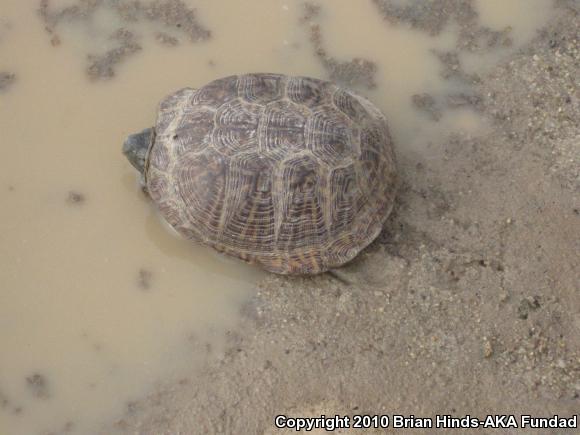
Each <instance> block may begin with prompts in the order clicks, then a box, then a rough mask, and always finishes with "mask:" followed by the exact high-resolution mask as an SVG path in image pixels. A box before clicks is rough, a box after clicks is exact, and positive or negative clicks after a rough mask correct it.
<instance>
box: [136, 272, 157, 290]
mask: <svg viewBox="0 0 580 435" xmlns="http://www.w3.org/2000/svg"><path fill="white" fill-rule="evenodd" d="M152 276H153V274H152V273H151V271H150V270H147V269H139V277H138V279H137V285H138V286H139V288H140V289H141V290H149V289H150V288H151V278H152Z"/></svg>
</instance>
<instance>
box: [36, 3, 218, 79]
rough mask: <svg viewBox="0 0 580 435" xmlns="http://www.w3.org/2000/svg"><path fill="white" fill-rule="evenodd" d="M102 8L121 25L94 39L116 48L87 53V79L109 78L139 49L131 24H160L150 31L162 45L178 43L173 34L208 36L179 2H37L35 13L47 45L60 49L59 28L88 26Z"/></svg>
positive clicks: (138, 37) (200, 38)
mask: <svg viewBox="0 0 580 435" xmlns="http://www.w3.org/2000/svg"><path fill="white" fill-rule="evenodd" d="M102 9H105V10H108V11H112V12H113V13H114V14H116V15H117V16H118V17H119V19H120V20H121V21H122V22H123V23H124V25H123V27H122V28H120V29H118V30H116V31H115V32H113V33H112V34H110V35H106V34H104V35H97V38H103V42H107V41H114V42H118V44H119V45H118V46H117V47H114V48H111V49H109V50H107V51H106V52H104V53H100V54H95V53H88V55H87V58H88V61H89V66H88V67H87V74H88V75H89V77H90V78H91V79H104V80H106V79H110V78H111V77H113V76H114V75H115V67H116V66H117V64H119V63H120V62H122V61H124V60H126V59H127V58H129V57H130V56H131V55H133V54H135V53H137V52H138V51H140V50H141V49H142V45H141V42H142V39H143V36H144V35H143V34H141V33H140V32H137V31H134V30H133V29H131V26H132V25H133V24H134V23H138V22H143V21H144V22H150V23H157V24H159V25H161V26H162V27H163V28H164V29H165V30H164V31H154V33H153V36H154V38H155V39H156V40H157V41H158V42H160V43H161V44H163V45H166V46H174V45H177V44H178V43H179V42H180V41H179V39H178V37H177V36H175V35H182V36H184V37H185V38H187V39H189V40H190V41H191V42H198V41H203V40H206V39H208V38H210V36H211V32H210V30H209V29H207V28H206V27H205V26H204V25H202V24H201V23H200V22H199V20H198V18H197V13H196V11H195V9H192V8H190V7H188V6H187V5H186V4H185V3H184V2H183V1H181V0H153V1H149V2H146V1H140V0H78V1H77V3H76V4H74V5H71V6H68V7H64V8H60V9H58V8H56V7H51V5H50V0H41V1H40V7H39V10H38V13H39V15H40V17H41V19H42V21H43V24H44V28H45V30H46V31H47V32H48V34H49V35H50V43H51V45H53V46H60V45H61V44H62V40H61V37H60V36H59V34H58V32H57V30H58V28H59V27H60V26H64V25H67V24H70V23H73V22H82V21H86V22H87V23H88V22H89V21H90V20H91V19H92V18H93V16H94V15H95V13H96V12H98V11H99V10H102ZM152 32H153V30H152Z"/></svg>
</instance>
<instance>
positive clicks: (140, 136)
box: [123, 128, 155, 174]
mask: <svg viewBox="0 0 580 435" xmlns="http://www.w3.org/2000/svg"><path fill="white" fill-rule="evenodd" d="M154 137H155V130H154V129H153V128H146V129H145V130H143V131H142V132H140V133H135V134H132V135H130V136H129V137H128V138H127V139H126V140H125V143H123V154H125V157H127V160H129V162H131V164H132V165H133V166H134V167H135V169H137V170H138V171H139V172H140V173H141V174H143V172H144V171H145V160H146V159H147V151H148V150H149V146H150V145H151V143H152V142H153V139H154Z"/></svg>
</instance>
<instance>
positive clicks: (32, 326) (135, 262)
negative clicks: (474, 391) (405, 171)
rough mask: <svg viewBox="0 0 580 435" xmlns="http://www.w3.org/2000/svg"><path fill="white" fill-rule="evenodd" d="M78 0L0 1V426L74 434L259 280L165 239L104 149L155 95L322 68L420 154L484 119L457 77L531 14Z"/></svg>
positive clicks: (86, 429)
mask: <svg viewBox="0 0 580 435" xmlns="http://www.w3.org/2000/svg"><path fill="white" fill-rule="evenodd" d="M93 3H94V6H93V7H87V5H88V4H90V2H84V3H76V2H74V1H72V0H67V1H52V2H48V3H47V4H46V5H45V6H44V7H43V8H42V12H41V13H39V8H40V6H41V5H40V3H38V4H35V3H34V2H22V1H19V0H3V1H2V5H0V134H1V140H2V145H1V146H2V158H1V159H0V204H1V213H0V264H1V266H0V434H2V435H4V434H24V433H26V434H37V433H38V434H44V433H49V432H54V433H80V434H87V433H94V432H97V431H98V430H99V428H100V427H101V424H103V423H105V422H108V421H112V420H114V419H116V418H118V416H120V415H122V414H123V413H124V412H126V411H127V409H128V407H129V409H130V403H131V401H132V400H135V399H137V398H139V397H140V396H142V395H143V394H146V393H147V392H148V391H150V389H151V388H152V387H153V386H154V385H155V383H156V382H157V381H159V380H162V379H167V378H171V377H175V378H179V377H180V376H186V374H187V373H190V375H191V372H192V367H194V366H195V365H196V364H197V363H198V362H200V361H202V360H203V358H205V357H206V355H207V354H218V353H219V349H220V343H222V341H223V333H224V331H225V330H226V329H227V328H232V327H235V321H236V316H237V312H238V309H239V307H240V304H242V303H243V301H244V300H246V299H247V298H248V297H249V296H250V295H251V294H252V291H253V289H254V287H255V284H256V282H257V281H258V280H259V278H260V276H261V273H260V272H259V271H257V270H255V269H253V268H251V267H249V266H245V265H242V264H239V263H237V262H235V261H229V260H224V259H223V258H221V257H219V256H217V255H216V254H213V253H211V252H209V251H207V250H205V249H202V248H199V247H196V246H192V245H191V244H189V243H187V242H184V241H182V240H180V239H178V238H176V237H175V236H174V235H173V234H171V233H170V232H169V231H168V230H167V229H166V228H165V227H164V225H163V224H162V223H161V221H160V219H159V218H158V216H157V215H156V213H155V210H154V208H153V207H152V206H151V204H150V203H149V202H148V201H147V198H146V197H145V196H144V195H143V194H142V193H141V191H140V189H139V186H138V182H137V177H136V174H135V172H134V171H133V170H132V168H131V166H130V165H129V164H128V163H127V162H126V161H125V160H124V158H123V157H122V155H121V153H120V147H121V143H122V141H123V139H124V137H126V135H127V134H129V133H132V132H135V131H138V130H140V129H142V128H144V127H147V126H150V125H151V124H152V122H153V120H154V116H155V106H156V104H157V102H158V101H159V99H160V98H161V97H163V96H164V95H166V94H167V93H169V92H171V91H173V90H174V89H176V88H179V87H183V86H191V87H196V86H200V85H202V84H203V83H205V82H207V81H209V80H211V79H213V78H216V77H219V76H223V75H227V74H233V73H237V72H241V71H272V72H283V73H288V74H304V75H312V76H316V77H321V78H328V77H332V78H333V79H335V80H337V81H340V82H341V83H345V84H348V85H349V86H353V87H355V88H357V89H358V90H359V91H360V92H361V93H363V94H365V95H367V96H368V97H369V98H371V99H372V100H373V101H375V102H376V103H377V105H378V106H379V107H380V108H381V109H383V110H384V111H385V113H386V114H387V117H388V118H389V119H390V121H391V126H392V130H393V135H394V138H395V140H396V141H397V145H398V148H399V153H400V155H402V156H404V155H406V154H408V153H424V152H427V149H428V144H429V143H430V142H432V141H433V140H435V139H436V138H442V137H444V136H445V135H446V134H448V133H449V132H450V131H460V130H462V131H467V132H470V133H472V134H478V133H480V132H482V131H484V130H485V122H484V121H483V120H481V119H480V118H479V116H478V114H477V104H478V96H477V95H476V93H475V90H474V89H475V88H474V84H475V83H477V74H478V73H480V72H481V70H483V69H485V68H488V67H489V66H490V65H492V64H493V63H494V62H497V60H498V59H500V58H501V56H503V55H505V54H507V53H509V52H510V51H512V50H515V49H517V47H518V46H520V45H521V44H522V43H524V42H525V41H526V40H527V39H529V38H531V37H532V36H533V35H534V32H535V30H536V29H537V28H538V26H539V25H540V24H541V23H542V22H543V21H544V20H546V19H547V18H548V16H549V14H550V13H551V9H550V3H551V2H550V1H548V0H545V1H544V0H531V1H530V0H511V1H508V2H505V1H495V0H494V1H490V0H479V1H475V2H472V3H470V2H466V3H470V5H471V6H470V7H471V8H472V10H473V11H474V12H475V14H476V15H477V14H479V16H478V17H477V18H476V19H475V21H473V22H471V23H467V25H466V23H462V22H461V20H460V19H453V18H450V19H449V20H447V22H445V23H433V22H430V21H427V22H422V21H421V20H420V19H419V20H417V19H416V17H415V18H413V13H412V12H413V9H412V8H411V9H409V8H410V7H412V6H413V4H415V3H416V2H414V1H411V0H409V1H404V0H397V1H384V2H381V1H360V2H356V6H354V4H355V3H354V2H352V1H348V0H328V1H319V2H315V3H311V4H310V5H309V6H305V5H304V3H302V2H289V1H282V0H252V1H244V2H234V1H228V2H226V1H221V2H217V1H215V0H190V1H188V2H185V3H180V2H178V1H170V2H164V1H157V2H152V3H148V2H146V1H142V2H141V3H140V5H141V7H138V8H136V9H135V8H133V9H132V8H122V7H116V6H111V5H112V4H113V3H114V2H110V1H106V0H103V1H96V2H93ZM530 3H533V6H531V5H530ZM75 4H77V5H79V4H80V5H81V6H77V8H76V9H71V8H68V9H66V8H67V7H70V6H71V5H75ZM120 4H121V5H123V4H128V3H123V2H120ZM83 5H84V6H83ZM164 5H165V6H167V5H169V8H164ZM83 8H84V9H83ZM193 8H195V11H193ZM466 29H467V30H466ZM469 29H471V30H474V31H478V32H479V33H478V35H479V36H477V35H475V36H474V41H475V42H474V44H475V45H472V46H470V47H467V48H466V47H461V46H458V35H459V34H460V33H461V32H466V31H469Z"/></svg>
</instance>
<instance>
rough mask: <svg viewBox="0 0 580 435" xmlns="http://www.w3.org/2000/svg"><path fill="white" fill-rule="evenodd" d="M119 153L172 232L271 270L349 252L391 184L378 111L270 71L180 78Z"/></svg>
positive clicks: (303, 270) (374, 230)
mask: <svg viewBox="0 0 580 435" xmlns="http://www.w3.org/2000/svg"><path fill="white" fill-rule="evenodd" d="M123 153H124V154H125V156H126V157H127V158H128V160H129V162H130V163H131V164H132V165H133V166H134V167H135V168H136V169H137V170H138V171H139V172H140V173H141V180H142V183H143V189H144V191H145V192H147V193H148V195H149V196H150V197H151V199H152V200H153V201H154V203H155V204H156V206H157V207H158V209H159V211H160V213H161V215H162V217H163V218H164V219H165V220H166V221H167V222H168V223H169V225H170V226H171V227H173V228H174V229H175V230H177V232H178V233H179V234H181V235H182V236H184V237H185V238H187V239H190V240H193V241H195V242H197V243H201V244H203V245H207V246H210V247H212V248H214V249H215V250H216V251H218V252H221V253H224V254H226V255H228V256H231V257H236V258H239V259H241V260H244V261H246V262H249V263H253V264H258V265H259V266H261V267H262V268H263V269H266V270H267V271H270V272H274V273H278V274H291V275H314V274H319V273H323V272H326V271H332V270H336V269H337V268H339V267H340V266H342V265H344V264H346V263H347V262H349V261H351V260H352V259H353V258H355V257H356V256H357V254H358V253H359V252H360V251H361V250H363V249H364V248H365V247H366V246H367V245H369V244H370V243H371V242H372V241H373V240H374V239H375V238H376V237H377V236H378V234H379V233H380V232H381V229H382V227H383V224H384V222H385V220H386V219H387V217H388V215H389V214H390V212H391V210H392V208H393V204H394V199H395V194H396V187H397V169H396V161H395V152H394V147H393V141H392V139H391V135H390V133H389V127H388V124H387V120H386V118H385V116H384V115H383V114H382V113H381V111H380V110H379V109H378V108H377V107H376V106H375V105H374V104H372V103H371V102H370V101H369V100H367V99H366V98H364V97H362V96H360V95H358V94H357V93H355V92H354V91H352V90H349V89H346V88H343V87H341V86H339V85H338V84H336V83H333V82H329V81H325V80H321V79H316V78H311V77H304V76H289V75H284V74H274V73H248V74H240V75H232V76H228V77H223V78H219V79H216V80H213V81H211V82H210V83H208V84H206V85H205V86H202V87H200V88H197V89H193V88H183V89H180V90H177V91H176V92H174V93H172V94H170V95H169V96H167V97H165V98H164V99H163V100H162V101H161V102H160V104H159V106H158V113H157V120H156V123H155V125H154V127H151V128H147V129H145V130H143V131H141V132H140V133H136V134H132V135H130V136H128V138H127V139H126V141H125V142H124V144H123Z"/></svg>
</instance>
